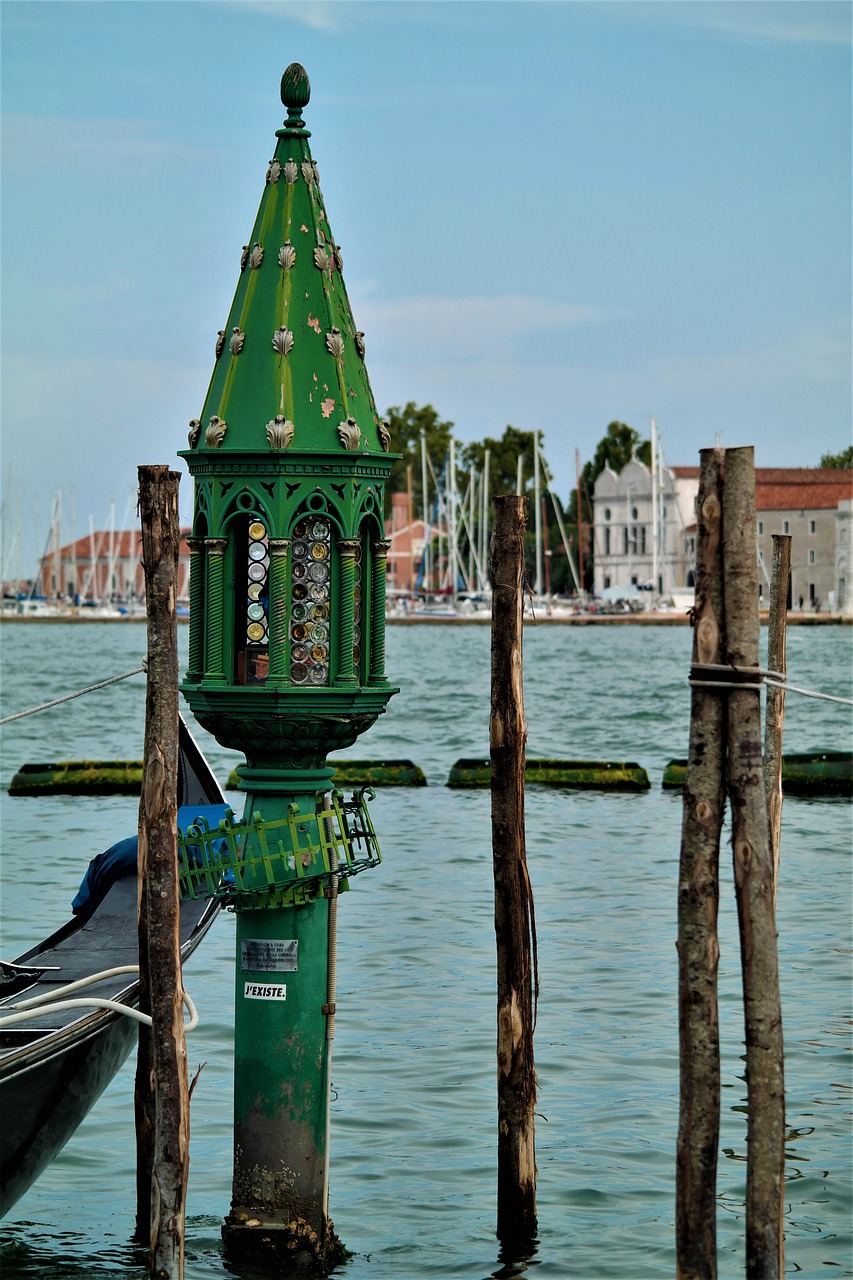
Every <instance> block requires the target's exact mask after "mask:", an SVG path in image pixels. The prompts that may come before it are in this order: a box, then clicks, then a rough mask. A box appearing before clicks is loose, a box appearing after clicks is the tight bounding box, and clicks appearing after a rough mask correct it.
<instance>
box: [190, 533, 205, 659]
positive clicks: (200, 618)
mask: <svg viewBox="0 0 853 1280" xmlns="http://www.w3.org/2000/svg"><path fill="white" fill-rule="evenodd" d="M187 546H188V547H189V550H190V636H189V661H188V663H187V679H188V680H200V679H201V677H202V676H203V675H204V578H203V574H204V543H203V542H202V539H201V538H187Z"/></svg>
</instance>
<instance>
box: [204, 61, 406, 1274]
mask: <svg viewBox="0 0 853 1280" xmlns="http://www.w3.org/2000/svg"><path fill="white" fill-rule="evenodd" d="M281 93H282V101H283V103H284V105H285V106H286V107H287V109H288V116H287V120H286V122H285V124H284V125H283V127H282V128H281V129H279V130H278V131H277V135H276V136H277V139H278V141H277V145H276V148H275V154H274V156H273V158H272V159H271V160H270V162H269V165H268V167H267V170H266V174H265V181H264V190H263V195H262V197H261V202H260V208H259V210H258V215H257V219H256V221H255V225H254V227H253V230H252V234H251V236H250V237H249V240H248V242H247V244H246V245H244V246H243V247H242V252H241V255H240V262H239V280H238V284H237V290H236V293H235V295H234V301H233V303H232V306H231V311H230V314H229V316H228V318H227V322H226V324H225V327H224V328H223V329H222V330H220V331H219V334H218V336H217V341H216V363H215V365H214V370H213V375H212V377H211V381H210V386H209V389H208V392H207V397H206V399H205V403H204V407H203V410H202V414H201V417H200V418H199V419H197V420H194V421H193V422H192V423H190V432H189V448H188V449H187V450H185V451H183V452H182V454H181V456H182V457H183V458H185V459H186V462H187V466H188V468H189V470H190V473H191V475H192V476H193V479H194V482H195V504H194V507H195V509H194V523H193V534H192V538H191V540H190V555H191V560H190V642H189V665H188V670H187V673H186V678H185V680H184V682H183V684H182V690H183V693H184V695H185V697H186V699H187V701H188V703H189V705H190V707H191V708H192V711H193V713H194V714H195V716H196V718H197V719H198V720H199V722H200V723H201V724H202V725H203V726H204V727H205V728H206V729H207V730H209V732H211V733H212V734H213V735H214V736H215V737H216V738H217V740H218V741H219V742H221V743H222V744H223V745H224V746H227V747H230V748H236V749H238V750H240V751H242V752H243V753H244V754H245V757H246V764H245V765H244V766H242V767H241V768H240V769H239V770H238V774H239V776H240V786H241V789H242V790H243V791H245V792H246V793H247V796H246V806H245V811H244V815H243V818H242V820H241V821H239V822H238V821H236V820H233V819H231V820H229V822H227V823H225V824H223V828H222V829H221V830H218V831H214V832H207V831H206V830H200V831H197V832H196V833H195V836H194V837H193V838H194V840H195V845H194V846H193V847H194V848H195V849H196V850H197V849H199V848H201V849H202V850H203V853H204V857H203V858H202V860H201V862H199V860H198V858H196V860H195V862H193V861H192V859H191V858H190V856H189V854H188V853H187V852H186V851H185V855H184V860H183V864H182V865H183V872H184V883H185V888H186V889H187V890H188V891H190V892H215V893H221V894H227V895H228V897H229V898H230V899H231V901H232V902H233V905H234V907H235V910H236V912H237V969H236V997H235V998H236V1015H235V1086H234V1118H235V1156H234V1188H233V1200H232V1208H231V1213H230V1215H229V1217H228V1220H227V1221H226V1224H225V1228H224V1236H225V1242H226V1248H227V1251H228V1252H229V1254H231V1255H233V1256H234V1257H235V1258H237V1259H242V1260H252V1259H259V1260H261V1261H265V1260H266V1261H269V1262H272V1263H274V1264H275V1265H276V1266H278V1267H280V1268H281V1267H284V1269H285V1270H290V1271H299V1270H300V1269H303V1270H304V1269H307V1270H313V1271H315V1272H316V1271H320V1272H322V1271H323V1270H324V1269H328V1268H329V1267H331V1266H332V1265H334V1263H335V1261H336V1252H335V1250H336V1247H337V1245H336V1241H335V1238H334V1233H333V1231H332V1230H331V1227H330V1224H329V1223H328V1205H327V1188H328V1177H327V1175H328V1160H327V1155H328V1152H327V1147H328V1097H329V1085H330V1082H329V1078H328V1070H329V1059H330V1043H331V1034H330V1030H331V1029H330V1025H329V1024H330V1019H331V1018H332V1017H333V1014H334V998H333V997H334V993H333V991H331V992H330V987H329V973H330V948H333V946H334V936H333V929H332V930H330V919H331V920H332V922H333V921H334V915H335V905H336V893H337V891H338V889H339V888H342V887H346V884H347V882H348V879H349V877H350V876H351V875H352V874H354V873H355V872H356V871H358V870H362V869H364V868H365V867H367V866H371V865H374V864H375V862H377V861H378V860H379V853H378V847H377V845H376V840H375V834H374V833H373V829H372V826H371V824H370V820H369V817H368V814H367V811H366V807H365V796H364V794H360V795H359V796H358V797H356V798H354V799H353V801H351V802H345V801H344V800H343V798H342V797H341V796H340V795H339V794H337V793H332V794H331V795H330V794H329V791H330V785H329V779H330V777H331V770H330V769H329V768H328V767H327V765H326V757H327V755H328V754H329V753H330V752H332V751H336V750H339V749H341V748H343V747H347V746H349V745H351V744H352V743H353V742H355V741H356V739H357V738H358V736H359V734H361V733H363V732H364V731H365V729H367V728H369V727H370V725H371V724H373V723H374V721H375V720H376V718H377V716H379V715H380V714H381V713H382V712H383V711H384V709H385V706H386V704H387V702H388V699H389V698H390V696H391V695H392V694H393V693H394V692H396V690H395V689H394V688H393V687H392V686H391V685H390V684H389V683H388V680H387V678H386V674H385V568H386V556H387V552H388V543H387V542H386V541H385V538H384V521H383V512H384V503H385V485H386V482H387V478H388V474H389V472H390V469H391V466H392V463H393V461H394V455H391V454H389V453H388V444H389V433H388V427H387V424H385V423H384V422H383V421H382V420H381V419H380V417H379V415H378V414H377V411H376V405H375V403H374V400H373V395H372V392H371V389H370V383H369V381H368V377H367V370H366V368H365V363H364V336H363V334H362V333H360V332H359V331H358V330H357V329H356V327H355V322H354V320H353V317H352V312H351V309H350V305H349V300H348V298H347V293H346V289H345V286H344V281H343V275H342V258H341V250H340V246H338V245H337V244H336V243H335V241H334V239H333V236H332V233H331V229H330V226H329V222H328V218H327V216H326V210H325V207H324V204H323V198H322V195H321V192H320V184H319V176H318V171H317V165H316V164H315V162H314V160H313V159H312V157H311V153H310V150H309V147H308V138H309V136H310V135H309V133H308V130H307V129H306V128H305V125H304V122H303V120H302V115H301V113H302V109H303V108H304V107H305V106H306V105H307V103H308V101H309V97H310V87H309V83H308V77H307V75H306V74H305V71H304V70H303V68H302V67H300V66H299V65H298V64H293V65H292V66H290V67H288V69H287V71H286V72H285V74H284V76H283V77H282V84H281ZM235 265H236V263H235ZM188 848H189V846H188ZM331 972H332V973H333V972H334V963H333V955H332V964H331ZM330 994H331V998H330Z"/></svg>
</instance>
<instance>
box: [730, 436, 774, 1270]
mask: <svg viewBox="0 0 853 1280" xmlns="http://www.w3.org/2000/svg"><path fill="white" fill-rule="evenodd" d="M723 545H724V548H725V551H724V556H723V587H724V593H725V602H726V605H725V607H726V642H727V658H728V661H729V663H730V664H731V665H732V666H733V667H735V668H741V669H744V668H745V669H754V668H757V667H758V665H759V661H758V659H759V617H758V558H757V555H756V539H755V461H754V453H753V450H752V448H751V447H750V448H743V449H728V450H727V451H726V483H725V498H724V502H723ZM728 704H729V708H728V770H727V780H728V791H729V801H730V804H731V814H732V854H733V860H734V875H735V896H736V899H737V908H738V925H739V929H740V948H741V967H742V971H743V1001H744V1028H745V1038H746V1079H747V1136H746V1142H747V1165H746V1276H747V1280H781V1277H782V1270H783V1237H782V1208H783V1205H782V1192H783V1179H784V1167H785V1088H784V1084H785V1082H784V1063H783V1046H782V1008H781V999H780V993H779V971H778V960H777V949H776V911H775V906H774V900H773V864H772V860H771V856H770V841H769V835H768V820H767V804H766V800H765V794H764V778H763V765H762V750H761V747H762V733H761V690H760V685H759V684H758V683H757V682H753V684H752V686H751V687H744V688H742V689H741V688H734V689H731V690H729V695H728Z"/></svg>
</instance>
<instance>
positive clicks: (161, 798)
mask: <svg viewBox="0 0 853 1280" xmlns="http://www.w3.org/2000/svg"><path fill="white" fill-rule="evenodd" d="M179 480H180V476H179V475H178V473H177V472H174V471H170V470H169V469H168V467H165V466H150V467H140V468H139V510H140V517H141V521H142V554H143V563H144V569H145V592H146V600H147V612H148V684H147V690H146V698H145V749H144V758H143V781H142V796H141V799H140V804H139V860H138V861H139V906H140V910H139V919H140V930H139V940H140V955H139V964H140V985H141V991H142V999H143V1000H144V1001H145V1003H146V1004H147V1005H148V1007H149V1008H150V1012H151V1019H152V1027H151V1032H150V1039H149V1047H148V1049H147V1051H146V1050H143V1054H142V1057H141V1059H140V1064H139V1067H138V1069H137V1090H138V1092H140V1091H141V1092H143V1093H144V1092H145V1090H146V1085H147V1090H148V1093H149V1095H150V1096H151V1098H153V1108H152V1104H151V1102H148V1103H147V1104H146V1103H143V1102H142V1100H141V1099H140V1101H139V1103H138V1106H137V1111H138V1113H139V1111H140V1110H141V1111H142V1113H143V1120H142V1126H141V1128H142V1133H141V1138H142V1150H141V1151H140V1154H139V1165H138V1186H141V1187H142V1188H143V1189H144V1183H145V1178H146V1173H147V1171H148V1170H150V1198H149V1210H148V1213H149V1222H150V1233H149V1235H150V1274H151V1276H152V1277H156V1280H181V1277H182V1276H183V1274H184V1205H185V1199H186V1186H187V1167H188V1157H189V1096H188V1084H187V1053H186V1043H185V1039H184V1022H183V1008H182V1004H183V987H182V983H181V956H180V904H179V894H178V857H177V827H176V822H177V795H178V788H177V775H178V643H177V626H176V622H175V603H176V596H177V577H178V551H179V543H180V526H179V522H178V482H179ZM146 1071H147V1074H148V1080H147V1081H146V1080H145V1079H144V1078H142V1077H144V1073H145V1072H146ZM152 1116H153V1119H152ZM139 1216H140V1206H139V1204H138V1205H137V1232H138V1233H139V1232H140V1228H141V1227H142V1223H141V1222H140V1221H139Z"/></svg>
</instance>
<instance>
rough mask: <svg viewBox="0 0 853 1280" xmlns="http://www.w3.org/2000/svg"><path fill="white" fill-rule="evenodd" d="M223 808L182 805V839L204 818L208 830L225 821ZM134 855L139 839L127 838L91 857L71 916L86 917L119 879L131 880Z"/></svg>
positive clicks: (180, 816)
mask: <svg viewBox="0 0 853 1280" xmlns="http://www.w3.org/2000/svg"><path fill="white" fill-rule="evenodd" d="M227 807H228V806H227V805H224V804H188V805H182V806H181V808H180V809H178V829H179V831H181V833H182V834H184V835H186V832H187V830H188V828H189V827H191V826H192V825H193V823H194V822H196V821H197V819H199V818H204V820H205V822H206V823H207V826H208V828H209V829H212V828H214V827H217V826H218V825H219V823H220V822H221V821H222V819H223V818H224V817H225V812H226V809H227ZM138 852H139V837H138V836H127V837H126V838H125V839H124V840H118V841H117V842H116V843H115V844H113V845H110V847H109V849H105V850H104V852H103V853H99V854H98V855H97V856H96V857H94V858H93V859H92V861H91V862H90V863H89V866H88V867H87V869H86V874H85V875H84V876H83V879H82V881H81V883H80V888H79V889H78V890H77V894H76V896H75V898H74V900H73V902H72V903H71V910H72V911H73V912H74V914H75V915H77V916H90V915H91V914H92V912H93V911H94V910H95V908H96V907H97V906H98V904H99V903H101V902H103V900H104V897H105V896H106V894H107V891H108V890H109V889H110V888H111V887H112V885H114V884H115V882H116V881H117V880H120V879H121V878H122V876H129V875H134V876H135V875H136V860H137V855H138Z"/></svg>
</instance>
